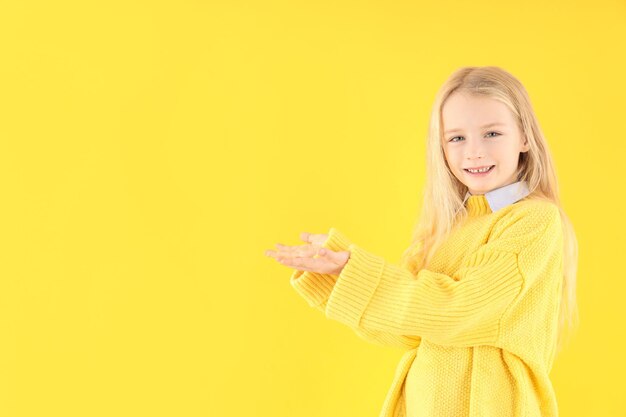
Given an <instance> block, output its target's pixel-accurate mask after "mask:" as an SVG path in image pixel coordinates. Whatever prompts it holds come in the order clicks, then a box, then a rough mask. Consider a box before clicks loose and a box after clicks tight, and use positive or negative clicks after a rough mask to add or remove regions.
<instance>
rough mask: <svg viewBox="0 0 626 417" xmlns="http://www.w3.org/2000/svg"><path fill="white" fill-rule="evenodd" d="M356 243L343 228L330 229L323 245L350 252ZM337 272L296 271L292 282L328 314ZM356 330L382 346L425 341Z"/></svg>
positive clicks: (411, 345) (407, 345)
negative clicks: (333, 273) (352, 245)
mask: <svg viewBox="0 0 626 417" xmlns="http://www.w3.org/2000/svg"><path fill="white" fill-rule="evenodd" d="M351 244H352V242H350V240H349V239H348V238H347V237H346V236H344V235H343V234H342V233H341V232H340V231H339V230H337V229H335V228H332V227H331V228H330V230H329V232H328V239H327V240H326V242H324V244H323V245H322V247H324V248H327V249H330V250H333V251H337V252H338V251H347V250H348V247H349V246H350V245H351ZM337 278H338V276H337V275H331V274H319V273H317V272H310V271H301V270H295V271H294V272H293V273H292V275H291V280H290V281H291V285H292V286H293V287H294V288H295V289H296V291H297V292H298V293H299V294H300V295H301V296H302V297H303V298H304V299H305V300H306V301H307V302H308V304H309V305H310V306H311V307H314V308H316V309H317V310H319V311H321V312H323V313H326V303H327V302H328V297H329V296H330V294H331V292H332V290H333V287H334V285H335V283H336V282H337ZM353 330H354V332H355V333H356V334H357V335H358V336H359V337H361V338H362V339H364V340H366V341H368V342H370V343H373V344H376V345H382V346H392V347H397V348H401V349H412V348H415V347H417V346H418V345H419V344H420V342H421V337H419V336H408V335H398V334H394V333H389V332H385V331H380V330H373V329H366V328H358V327H355V328H353Z"/></svg>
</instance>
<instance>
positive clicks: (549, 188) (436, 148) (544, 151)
mask: <svg viewBox="0 0 626 417" xmlns="http://www.w3.org/2000/svg"><path fill="white" fill-rule="evenodd" d="M454 92H462V93H467V94H471V95H474V96H483V97H490V98H493V99H496V100H499V101H500V102H502V103H504V104H505V105H507V107H508V108H509V109H510V110H511V112H512V113H513V115H514V117H515V118H516V120H517V122H518V126H519V128H520V131H521V132H522V134H523V135H524V136H525V138H526V139H527V140H528V143H529V146H530V149H529V150H528V152H523V153H520V157H519V161H518V171H517V178H518V180H519V181H526V182H527V185H528V188H529V191H530V194H529V196H528V197H527V198H529V199H543V200H548V201H551V202H553V203H554V204H555V205H557V206H558V207H559V211H560V214H561V225H562V228H563V245H564V246H563V283H562V284H563V285H562V294H561V303H560V310H559V323H558V343H557V352H560V351H561V349H562V347H563V345H564V340H565V339H564V335H565V334H566V332H565V330H566V329H567V330H573V329H574V328H575V327H576V326H577V325H578V321H579V318H578V304H577V301H576V272H577V265H578V242H577V239H576V235H575V232H574V229H573V226H572V223H571V222H570V220H569V218H568V217H567V215H566V213H565V211H564V210H563V207H562V205H561V202H560V199H559V187H558V181H557V177H556V171H555V167H554V163H553V161H552V157H551V155H550V152H549V149H548V144H547V142H546V139H545V137H544V135H543V133H542V132H541V129H540V127H539V122H538V121H537V118H536V116H535V114H534V111H533V108H532V106H531V102H530V98H529V96H528V94H527V92H526V89H525V88H524V86H523V85H522V84H521V83H520V82H519V81H518V80H517V79H516V78H515V77H514V76H513V75H511V74H510V73H508V72H507V71H505V70H503V69H501V68H499V67H495V66H484V67H462V68H460V69H458V70H456V71H454V72H453V73H452V75H451V76H450V77H449V78H448V79H447V80H446V81H445V83H444V84H443V86H442V87H441V88H440V89H439V91H438V92H437V95H436V97H435V102H434V104H433V107H432V112H431V117H430V125H429V130H428V136H427V141H426V182H425V186H424V194H423V205H422V210H421V213H420V215H419V216H418V221H417V223H416V226H415V228H414V231H413V234H412V238H411V244H410V246H409V247H408V248H407V249H406V250H405V251H404V253H403V254H402V257H401V263H402V265H403V266H404V267H405V268H408V269H409V270H410V271H411V272H412V273H413V274H414V275H416V274H417V272H418V271H419V270H420V269H422V268H425V267H426V266H427V265H428V264H429V262H430V260H431V258H432V256H433V254H434V253H435V252H436V250H437V248H438V247H439V246H440V245H441V244H442V243H443V242H444V241H445V239H446V237H447V236H448V235H449V233H450V232H451V231H452V230H453V229H454V227H455V226H457V225H459V224H460V223H461V222H462V220H463V219H464V218H465V217H466V216H467V210H466V209H465V206H464V204H463V200H464V197H465V194H466V192H467V191H468V188H467V186H465V185H464V184H463V183H462V182H460V181H459V180H458V179H457V178H456V177H455V176H454V175H453V174H452V172H451V171H450V169H449V167H448V163H447V161H446V158H445V154H444V152H443V148H442V140H443V134H442V132H443V121H442V117H441V110H442V107H443V104H444V103H445V101H446V99H447V98H448V97H449V96H450V95H451V94H452V93H454ZM568 333H569V332H568Z"/></svg>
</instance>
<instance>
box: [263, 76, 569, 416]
mask: <svg viewBox="0 0 626 417" xmlns="http://www.w3.org/2000/svg"><path fill="white" fill-rule="evenodd" d="M426 168H427V176H426V184H425V193H424V200H423V209H422V213H421V217H420V219H419V221H418V222H417V226H416V228H415V231H414V232H413V237H412V240H411V244H410V245H409V247H408V248H407V249H406V251H405V252H404V253H403V255H402V258H401V265H395V264H392V263H389V262H387V261H386V260H385V259H383V258H382V257H380V256H377V255H375V254H373V253H370V252H368V251H367V250H365V249H363V248H361V247H360V246H358V245H357V244H355V243H352V242H351V241H350V240H349V238H348V237H346V236H345V235H344V234H342V233H341V232H340V231H339V230H337V229H336V228H333V227H331V228H330V230H329V232H328V234H309V233H302V235H301V239H302V240H303V241H305V242H307V244H305V245H300V246H294V247H290V246H284V245H280V244H277V245H276V246H277V248H278V250H277V251H273V250H268V251H266V255H268V256H272V257H274V258H275V259H277V260H278V261H280V262H281V263H282V264H284V265H287V266H289V267H292V268H294V269H295V270H294V271H293V274H292V275H291V284H292V285H293V287H294V288H295V289H296V290H297V292H298V293H299V294H300V295H301V296H302V297H304V298H305V300H306V301H307V302H308V304H309V305H310V306H313V307H316V308H317V309H319V310H321V311H322V312H324V313H325V315H326V317H327V318H330V319H334V320H337V321H339V322H342V323H344V324H346V325H348V326H350V327H351V328H352V329H353V330H354V331H355V332H356V333H357V334H358V335H359V336H360V337H362V338H363V339H365V340H368V341H370V342H373V343H377V344H382V345H386V346H396V347H400V348H402V349H404V350H406V352H405V353H404V355H403V356H402V358H401V360H400V363H399V365H398V367H397V370H396V373H395V377H394V380H393V382H392V385H391V387H390V389H389V392H388V394H387V397H386V399H385V402H384V404H383V408H382V411H381V413H380V417H404V416H407V417H417V416H420V417H421V416H441V417H464V416H476V417H479V416H480V417H487V416H498V417H503V416H524V417H530V416H542V417H548V416H557V415H558V408H557V401H556V397H555V393H554V390H553V387H552V384H551V382H550V378H549V373H550V370H551V368H552V364H553V362H554V357H555V355H556V353H558V352H559V351H560V350H561V347H562V340H563V337H562V336H563V334H564V332H563V330H565V327H566V324H569V327H570V328H573V327H574V326H575V322H576V320H577V305H576V291H575V286H576V266H577V261H578V245H577V242H576V237H575V234H574V231H573V228H572V225H571V223H570V221H569V220H568V217H567V216H566V214H565V213H564V211H563V209H562V207H561V203H560V201H559V195H558V184H557V178H556V173H555V168H554V164H553V161H552V158H551V156H550V152H549V150H548V144H547V142H546V139H545V138H544V136H543V133H542V132H541V130H540V128H539V123H538V122H537V118H536V116H535V114H534V112H533V109H532V106H531V103H530V99H529V97H528V94H527V93H526V90H525V89H524V87H523V86H522V84H521V83H520V82H519V81H518V80H517V79H516V78H515V77H514V76H512V75H511V74H510V73H508V72H506V71H504V70H503V69H501V68H498V67H493V66H488V67H465V68H460V69H458V70H457V71H455V72H454V73H453V74H452V75H451V76H450V78H449V79H448V80H447V81H446V82H445V83H444V85H443V86H442V88H441V89H440V91H439V92H438V93H437V96H436V99H435V103H434V106H433V110H432V115H431V119H430V128H429V135H428V143H427V149H426Z"/></svg>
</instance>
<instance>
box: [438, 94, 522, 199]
mask: <svg viewBox="0 0 626 417" xmlns="http://www.w3.org/2000/svg"><path fill="white" fill-rule="evenodd" d="M441 117H442V119H443V131H444V133H443V142H442V146H443V151H444V154H445V157H446V161H447V162H448V165H449V166H450V169H451V171H452V173H453V174H454V176H455V177H456V178H457V179H458V180H459V181H461V182H462V183H463V184H465V185H466V186H467V187H468V190H469V192H470V193H471V194H473V195H475V194H485V193H487V192H489V191H491V190H495V189H496V188H500V187H504V186H505V185H509V184H512V183H514V182H516V181H517V176H516V171H517V164H518V161H519V154H520V152H527V151H528V150H529V146H528V143H527V142H525V140H524V137H523V135H522V132H521V131H520V129H519V126H518V125H517V123H516V121H515V117H514V115H513V113H511V111H510V110H509V108H508V107H507V106H506V105H505V104H504V103H502V102H500V101H498V100H495V99H493V98H489V97H484V96H472V95H469V94H465V93H459V92H455V93H453V94H451V95H450V96H449V97H448V99H447V100H446V102H445V103H444V105H443V108H442V110H441ZM489 125H491V126H489ZM491 165H494V166H493V168H491V170H490V171H489V172H487V173H484V174H472V173H470V172H468V171H467V170H466V169H467V168H482V167H489V166H491Z"/></svg>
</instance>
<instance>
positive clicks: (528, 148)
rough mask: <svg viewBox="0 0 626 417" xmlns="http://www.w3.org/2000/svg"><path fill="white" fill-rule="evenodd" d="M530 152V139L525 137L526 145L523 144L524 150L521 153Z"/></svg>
mask: <svg viewBox="0 0 626 417" xmlns="http://www.w3.org/2000/svg"><path fill="white" fill-rule="evenodd" d="M529 150H530V145H529V144H528V139H527V138H526V137H524V143H523V144H522V150H521V151H520V152H528V151H529Z"/></svg>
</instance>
